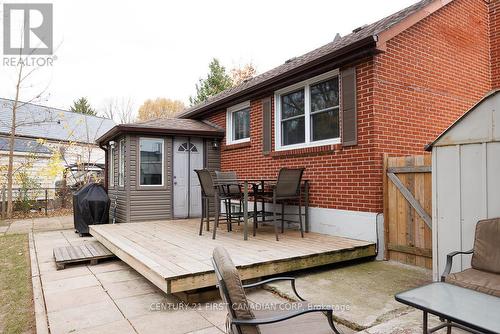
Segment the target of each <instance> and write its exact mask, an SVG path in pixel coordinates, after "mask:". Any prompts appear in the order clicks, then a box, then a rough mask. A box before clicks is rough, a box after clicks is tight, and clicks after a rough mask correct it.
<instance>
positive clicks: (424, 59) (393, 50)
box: [181, 0, 500, 240]
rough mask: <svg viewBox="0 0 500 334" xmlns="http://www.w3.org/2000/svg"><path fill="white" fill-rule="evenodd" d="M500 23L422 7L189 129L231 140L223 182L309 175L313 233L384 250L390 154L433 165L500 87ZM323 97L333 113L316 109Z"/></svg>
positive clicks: (271, 74) (288, 70) (212, 105)
mask: <svg viewBox="0 0 500 334" xmlns="http://www.w3.org/2000/svg"><path fill="white" fill-rule="evenodd" d="M499 13H500V1H498V0H497V1H495V0H493V1H483V0H454V1H450V0H439V1H430V0H424V1H420V2H418V3H416V4H414V5H412V6H410V7H408V8H406V9H403V10H401V11H400V12H397V13H395V14H393V15H391V16H389V17H386V18H384V19H382V20H380V21H378V22H375V23H373V24H370V25H367V26H364V27H360V28H358V29H356V30H354V31H353V32H352V34H349V35H347V36H344V37H342V38H340V39H337V40H335V41H333V42H332V43H329V44H327V45H325V46H322V47H320V48H318V49H316V50H314V51H311V52H309V53H307V54H305V55H303V56H300V57H297V58H293V59H291V60H289V61H287V62H285V63H284V64H283V65H281V66H278V67H277V68H275V69H272V70H270V71H268V72H266V73H263V74H261V75H259V76H257V77H255V78H253V79H251V80H249V81H247V82H245V83H243V84H241V85H240V86H237V87H234V88H231V89H229V90H228V91H225V92H223V93H221V94H219V95H217V96H215V97H213V98H211V99H210V100H208V101H206V102H205V103H202V104H200V105H197V106H195V107H193V108H191V109H189V110H187V111H186V112H185V113H184V114H183V115H182V116H181V117H183V118H191V119H199V120H205V121H209V122H211V123H212V124H215V125H217V126H219V127H223V128H225V129H226V137H225V138H224V140H223V141H222V145H221V168H222V170H234V171H236V172H237V173H238V175H239V176H241V177H260V176H267V177H275V176H276V174H277V172H278V170H279V168H280V167H298V166H300V167H305V168H306V170H305V177H306V178H307V179H309V180H310V182H311V190H310V192H311V195H310V200H311V204H310V205H311V208H310V210H311V212H310V215H311V218H310V219H311V230H312V231H319V232H325V233H336V234H339V235H343V236H349V237H355V238H360V239H368V240H375V238H376V234H375V228H376V222H375V221H376V217H377V214H378V213H380V212H382V205H383V204H382V158H383V154H384V153H388V154H392V155H409V154H422V153H423V148H424V146H425V145H426V144H427V143H428V142H429V141H431V140H432V139H433V138H434V137H435V136H436V135H438V134H439V133H440V132H441V131H442V130H443V129H445V128H446V127H447V126H448V125H449V124H451V123H452V122H453V121H454V120H455V119H457V118H458V117H459V116H460V115H461V114H462V113H464V112H465V111H466V110H467V109H468V108H469V107H470V106H472V105H473V104H474V103H475V102H477V101H478V99H479V98H480V97H482V96H483V95H484V94H485V93H486V92H488V91H489V90H491V89H492V88H494V87H498V86H499V85H500V42H499V39H500V20H499V15H500V14H499ZM337 87H338V88H337ZM322 89H323V90H327V91H329V92H330V93H329V95H328V98H331V101H328V102H327V103H326V102H325V101H324V98H323V101H321V102H316V101H314V100H321V99H322V97H320V96H319V95H318V93H317V92H318V91H319V90H322ZM314 95H316V96H314ZM328 98H327V100H328ZM310 100H312V101H313V102H310V106H309V105H308V104H307V103H308V101H310ZM297 101H298V102H297ZM315 102H316V103H317V104H322V103H323V104H322V105H321V106H320V107H318V106H315V105H314V103H315ZM297 103H298V104H300V106H298V107H297V106H292V107H290V104H297ZM283 105H288V107H283ZM322 108H323V110H324V111H321V109H322ZM287 109H288V110H287ZM318 110H319V112H318ZM277 111H278V112H277ZM299 114H300V116H296V115H299ZM320 114H323V116H321V115H320ZM291 115H292V116H296V118H293V117H290V116H291ZM245 118H247V119H248V125H247V124H246V123H245V120H243V121H242V119H245ZM266 118H267V120H266ZM323 122H326V123H328V124H329V126H330V128H332V127H333V130H332V129H330V130H329V129H325V128H324V124H325V123H323ZM293 123H295V124H293ZM322 123H323V124H322ZM242 127H243V128H244V129H243V130H242V129H241V128H242ZM298 128H300V129H298ZM315 132H317V133H315Z"/></svg>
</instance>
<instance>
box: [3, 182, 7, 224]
mask: <svg viewBox="0 0 500 334" xmlns="http://www.w3.org/2000/svg"><path fill="white" fill-rule="evenodd" d="M5 191H6V190H5V185H4V186H3V187H2V219H5V214H6V210H7V208H6V206H7V205H6V204H7V203H5Z"/></svg>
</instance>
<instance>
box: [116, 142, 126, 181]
mask: <svg viewBox="0 0 500 334" xmlns="http://www.w3.org/2000/svg"><path fill="white" fill-rule="evenodd" d="M124 184H125V139H122V140H120V142H119V144H118V185H119V186H120V187H123V186H124Z"/></svg>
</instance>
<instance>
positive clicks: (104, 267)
mask: <svg viewBox="0 0 500 334" xmlns="http://www.w3.org/2000/svg"><path fill="white" fill-rule="evenodd" d="M88 268H89V270H90V271H91V272H92V273H94V274H98V273H104V272H108V271H115V270H124V269H129V268H130V267H129V266H128V265H127V264H125V263H124V262H122V261H116V260H109V261H105V262H99V263H98V264H96V265H94V266H89V267H88Z"/></svg>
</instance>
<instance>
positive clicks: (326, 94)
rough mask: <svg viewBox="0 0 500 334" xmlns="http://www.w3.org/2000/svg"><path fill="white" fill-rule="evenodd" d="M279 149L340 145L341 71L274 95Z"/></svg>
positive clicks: (277, 147) (324, 75)
mask: <svg viewBox="0 0 500 334" xmlns="http://www.w3.org/2000/svg"><path fill="white" fill-rule="evenodd" d="M275 101H276V122H275V126H276V134H277V136H276V138H277V139H276V149H277V150H280V149H281V150H285V149H293V148H301V147H309V146H320V145H328V144H336V143H340V130H339V109H340V102H339V78H338V70H335V71H331V72H328V73H325V74H322V75H320V76H317V77H314V78H312V79H309V80H306V81H303V82H300V83H298V84H295V85H293V86H290V87H287V88H284V89H281V90H279V91H277V92H276V93H275Z"/></svg>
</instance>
